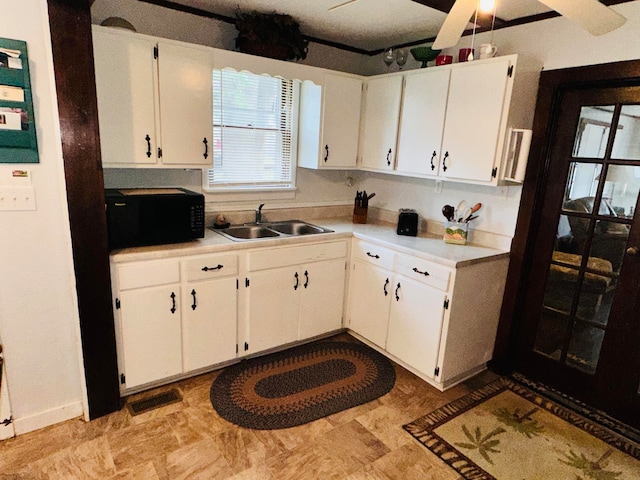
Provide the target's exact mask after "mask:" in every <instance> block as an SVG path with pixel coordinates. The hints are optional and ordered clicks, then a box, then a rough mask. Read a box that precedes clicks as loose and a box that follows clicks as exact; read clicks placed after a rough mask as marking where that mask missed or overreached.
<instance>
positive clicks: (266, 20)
mask: <svg viewBox="0 0 640 480" xmlns="http://www.w3.org/2000/svg"><path fill="white" fill-rule="evenodd" d="M235 26H236V29H237V30H238V36H237V37H236V47H237V48H238V50H240V51H241V52H243V53H250V54H252V55H260V56H262V57H269V58H275V59H278V60H300V59H305V58H306V57H307V51H308V49H309V40H307V39H305V38H304V37H303V35H302V34H301V33H300V25H299V24H298V22H296V21H295V20H294V19H293V18H292V17H291V16H289V15H285V14H282V13H275V12H273V13H260V12H255V11H254V12H251V13H242V12H240V11H237V12H236V21H235Z"/></svg>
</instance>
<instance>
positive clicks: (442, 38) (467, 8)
mask: <svg viewBox="0 0 640 480" xmlns="http://www.w3.org/2000/svg"><path fill="white" fill-rule="evenodd" d="M476 4H477V0H456V3H454V4H453V7H451V10H450V11H449V15H447V18H445V19H444V23H443V24H442V27H440V31H439V32H438V36H437V37H436V41H435V42H433V45H432V46H431V48H433V49H434V50H442V49H443V48H447V47H453V46H454V45H455V44H456V43H458V40H460V37H461V36H462V32H464V29H465V28H466V26H467V24H468V23H469V19H470V18H471V15H473V12H474V11H475V9H476Z"/></svg>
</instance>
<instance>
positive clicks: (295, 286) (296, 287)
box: [293, 272, 300, 290]
mask: <svg viewBox="0 0 640 480" xmlns="http://www.w3.org/2000/svg"><path fill="white" fill-rule="evenodd" d="M294 277H296V284H295V285H294V286H293V289H294V290H298V285H300V278H299V277H298V272H296V274H295V275H294Z"/></svg>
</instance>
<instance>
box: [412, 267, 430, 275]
mask: <svg viewBox="0 0 640 480" xmlns="http://www.w3.org/2000/svg"><path fill="white" fill-rule="evenodd" d="M412 270H413V271H414V272H416V273H419V274H420V275H424V276H425V277H428V276H429V272H427V271H426V270H425V271H424V272H422V271H420V270H418V268H417V267H413V269H412Z"/></svg>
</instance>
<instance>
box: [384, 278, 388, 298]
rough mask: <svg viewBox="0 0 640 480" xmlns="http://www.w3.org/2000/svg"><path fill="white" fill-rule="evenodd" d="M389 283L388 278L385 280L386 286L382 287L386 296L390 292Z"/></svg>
mask: <svg viewBox="0 0 640 480" xmlns="http://www.w3.org/2000/svg"><path fill="white" fill-rule="evenodd" d="M387 285H389V279H388V278H387V279H386V280H385V282H384V286H383V287H382V290H383V291H384V296H385V297H386V296H387V295H389V292H387Z"/></svg>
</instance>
